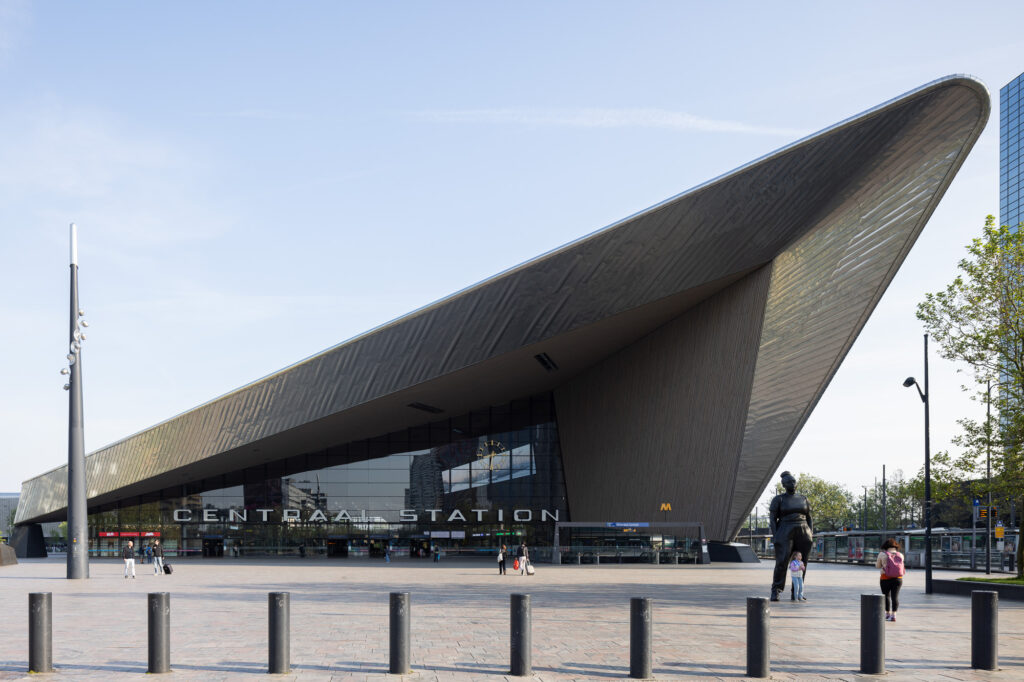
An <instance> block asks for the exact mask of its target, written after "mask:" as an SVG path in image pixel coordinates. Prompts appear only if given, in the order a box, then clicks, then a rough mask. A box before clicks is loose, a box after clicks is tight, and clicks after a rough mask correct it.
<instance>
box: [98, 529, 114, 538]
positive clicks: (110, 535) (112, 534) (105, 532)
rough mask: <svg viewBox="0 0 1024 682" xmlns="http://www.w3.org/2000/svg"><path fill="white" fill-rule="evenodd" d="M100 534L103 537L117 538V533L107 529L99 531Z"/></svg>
mask: <svg viewBox="0 0 1024 682" xmlns="http://www.w3.org/2000/svg"><path fill="white" fill-rule="evenodd" d="M99 536H100V537H101V538H116V537H117V533H109V532H107V531H102V530H101V531H100V532H99Z"/></svg>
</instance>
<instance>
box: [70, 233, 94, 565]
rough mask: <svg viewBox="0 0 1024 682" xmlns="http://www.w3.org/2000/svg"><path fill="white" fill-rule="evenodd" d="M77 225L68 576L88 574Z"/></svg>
mask: <svg viewBox="0 0 1024 682" xmlns="http://www.w3.org/2000/svg"><path fill="white" fill-rule="evenodd" d="M78 318H79V314H78V228H76V227H75V224H74V223H71V316H70V330H69V332H68V362H70V363H71V373H70V380H69V381H68V384H69V385H70V386H69V389H68V394H69V395H68V537H67V541H68V579H69V580H75V579H80V578H88V577H89V536H88V524H89V519H88V509H87V506H86V498H85V429H84V426H83V416H82V351H81V343H80V341H79V338H78V336H76V335H80V334H81V331H80V330H79V326H78Z"/></svg>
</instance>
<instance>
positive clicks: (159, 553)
mask: <svg viewBox="0 0 1024 682" xmlns="http://www.w3.org/2000/svg"><path fill="white" fill-rule="evenodd" d="M153 573H154V574H155V575H163V574H164V548H163V547H161V546H160V541H159V540H156V541H154V542H153Z"/></svg>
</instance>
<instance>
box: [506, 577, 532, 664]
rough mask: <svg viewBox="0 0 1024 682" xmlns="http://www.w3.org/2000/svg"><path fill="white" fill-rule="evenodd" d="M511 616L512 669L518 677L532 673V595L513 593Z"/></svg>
mask: <svg viewBox="0 0 1024 682" xmlns="http://www.w3.org/2000/svg"><path fill="white" fill-rule="evenodd" d="M510 616H511V619H510V623H509V626H510V627H509V633H510V635H511V642H510V645H511V646H510V658H511V660H510V665H509V668H510V671H511V673H512V674H513V675H515V676H517V677H524V676H528V675H532V674H533V665H532V662H531V660H530V655H531V650H532V648H533V638H532V634H531V631H532V623H531V614H530V595H528V594H513V595H512V602H511V614H510Z"/></svg>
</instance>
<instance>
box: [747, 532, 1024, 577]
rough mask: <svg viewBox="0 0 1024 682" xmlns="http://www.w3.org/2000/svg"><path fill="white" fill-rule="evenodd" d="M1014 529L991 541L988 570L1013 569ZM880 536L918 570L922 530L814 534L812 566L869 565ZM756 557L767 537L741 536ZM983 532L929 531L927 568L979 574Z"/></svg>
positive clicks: (764, 551)
mask: <svg viewBox="0 0 1024 682" xmlns="http://www.w3.org/2000/svg"><path fill="white" fill-rule="evenodd" d="M1019 536H1020V529H1019V528H1005V529H1004V532H1003V537H1002V538H995V537H993V538H992V570H995V571H1007V572H1013V571H1016V559H1017V557H1016V549H1017V542H1018V539H1019ZM886 538H896V541H897V542H899V543H900V547H901V549H902V550H903V555H904V557H906V564H907V567H908V568H923V567H924V553H925V552H924V529H923V528H914V529H910V530H907V529H897V530H890V531H886V532H882V531H879V530H849V531H820V532H819V531H815V533H814V546H813V548H812V550H811V556H810V559H809V560H810V561H811V562H812V563H814V562H819V563H832V564H835V563H838V564H860V565H873V564H874V563H875V559H876V558H877V557H878V552H880V551H881V547H882V542H883V541H884V540H885V539H886ZM736 540H737V541H738V542H746V543H747V544H749V545H750V546H751V547H753V548H754V552H755V553H756V554H757V556H758V557H760V558H761V559H774V558H775V550H774V545H773V544H772V538H771V535H769V534H768V533H767V530H766V529H762V530H761V532H755V533H752V534H744V533H741V534H740V535H739V537H737V538H736ZM985 541H986V533H985V529H984V528H974V529H971V528H932V568H950V569H959V570H984V569H985V558H986V546H985Z"/></svg>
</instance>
